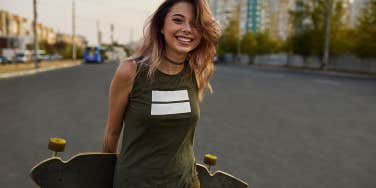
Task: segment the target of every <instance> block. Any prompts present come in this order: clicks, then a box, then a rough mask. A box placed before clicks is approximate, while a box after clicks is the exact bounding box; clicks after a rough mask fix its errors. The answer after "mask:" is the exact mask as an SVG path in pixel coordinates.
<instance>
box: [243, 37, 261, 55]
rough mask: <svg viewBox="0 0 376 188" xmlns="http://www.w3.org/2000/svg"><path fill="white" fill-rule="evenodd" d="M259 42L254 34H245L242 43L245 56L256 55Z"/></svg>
mask: <svg viewBox="0 0 376 188" xmlns="http://www.w3.org/2000/svg"><path fill="white" fill-rule="evenodd" d="M256 46H257V41H256V38H255V36H254V34H253V33H252V32H249V33H247V34H245V35H244V36H243V38H242V40H241V41H240V50H241V53H243V54H248V55H255V54H256Z"/></svg>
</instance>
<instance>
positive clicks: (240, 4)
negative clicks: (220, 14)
mask: <svg viewBox="0 0 376 188" xmlns="http://www.w3.org/2000/svg"><path fill="white" fill-rule="evenodd" d="M242 2H243V1H242V0H239V4H238V6H237V7H236V19H238V33H237V34H238V41H237V46H236V60H237V63H241V62H240V39H241V23H240V17H241V16H240V14H241V9H242Z"/></svg>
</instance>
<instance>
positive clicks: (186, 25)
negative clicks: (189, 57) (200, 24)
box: [182, 23, 192, 32]
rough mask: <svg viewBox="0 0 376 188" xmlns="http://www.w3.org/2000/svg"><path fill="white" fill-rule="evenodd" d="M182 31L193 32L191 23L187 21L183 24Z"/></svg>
mask: <svg viewBox="0 0 376 188" xmlns="http://www.w3.org/2000/svg"><path fill="white" fill-rule="evenodd" d="M182 31H184V32H192V26H191V24H190V23H185V24H184V25H183V29H182Z"/></svg>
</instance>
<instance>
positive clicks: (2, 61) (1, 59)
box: [0, 56, 11, 64]
mask: <svg viewBox="0 0 376 188" xmlns="http://www.w3.org/2000/svg"><path fill="white" fill-rule="evenodd" d="M6 63H11V61H10V60H9V59H8V58H6V57H4V56H0V64H6Z"/></svg>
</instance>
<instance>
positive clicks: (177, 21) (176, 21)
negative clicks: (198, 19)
mask: <svg viewBox="0 0 376 188" xmlns="http://www.w3.org/2000/svg"><path fill="white" fill-rule="evenodd" d="M172 20H173V21H174V22H175V23H182V22H183V20H181V19H177V18H175V19H172Z"/></svg>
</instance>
